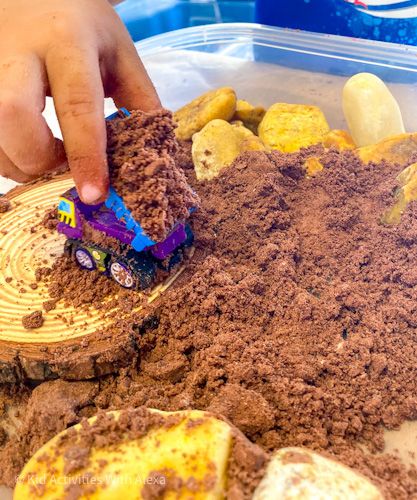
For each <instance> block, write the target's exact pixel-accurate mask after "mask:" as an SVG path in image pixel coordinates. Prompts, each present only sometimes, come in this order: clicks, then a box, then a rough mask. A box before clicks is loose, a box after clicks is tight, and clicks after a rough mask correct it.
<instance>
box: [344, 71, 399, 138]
mask: <svg viewBox="0 0 417 500" xmlns="http://www.w3.org/2000/svg"><path fill="white" fill-rule="evenodd" d="M343 112H344V115H345V118H346V121H347V124H348V126H349V130H350V133H351V134H352V137H353V140H354V141H355V143H356V144H357V145H358V146H359V147H362V146H369V145H370V144H375V143H376V142H379V141H381V140H382V139H385V138H386V137H389V136H392V135H397V134H401V133H403V132H404V131H405V130H404V124H403V119H402V116H401V111H400V108H399V106H398V103H397V101H396V100H395V98H394V96H393V95H392V94H391V92H390V91H389V89H388V87H387V86H386V85H385V83H384V82H383V81H382V80H381V79H380V78H378V77H377V76H375V75H373V74H371V73H358V74H357V75H354V76H352V78H350V79H349V80H348V81H347V82H346V85H345V86H344V88H343Z"/></svg>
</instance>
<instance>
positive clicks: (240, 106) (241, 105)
mask: <svg viewBox="0 0 417 500" xmlns="http://www.w3.org/2000/svg"><path fill="white" fill-rule="evenodd" d="M264 116H265V108H263V107H262V106H253V104H250V103H249V102H248V101H244V100H243V99H238V100H237V102H236V111H235V114H234V115H233V120H241V121H242V122H243V124H244V125H245V127H247V128H248V129H249V130H251V131H252V132H253V133H254V134H257V133H258V126H259V124H260V123H261V121H262V118H263V117H264Z"/></svg>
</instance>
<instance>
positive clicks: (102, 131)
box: [46, 44, 109, 204]
mask: <svg viewBox="0 0 417 500" xmlns="http://www.w3.org/2000/svg"><path fill="white" fill-rule="evenodd" d="M46 68H47V73H48V79H49V84H50V89H51V94H52V96H53V98H54V102H55V108H56V111H57V115H58V120H59V124H60V126H61V130H62V134H63V137H64V146H65V150H66V153H67V158H68V163H69V166H70V168H71V172H72V175H73V177H74V181H75V184H76V186H77V189H78V193H79V195H80V197H81V199H82V200H83V201H84V202H85V203H89V204H94V203H98V202H99V201H102V200H103V199H104V198H105V197H106V196H107V190H108V182H109V181H108V169H107V160H106V128H105V122H104V111H103V100H104V91H103V85H102V81H101V75H100V69H99V62H98V55H97V52H96V51H95V50H94V49H93V48H88V49H87V48H86V49H82V48H80V47H76V46H75V45H65V44H63V45H61V46H59V48H55V49H54V50H52V51H49V52H48V54H47V56H46Z"/></svg>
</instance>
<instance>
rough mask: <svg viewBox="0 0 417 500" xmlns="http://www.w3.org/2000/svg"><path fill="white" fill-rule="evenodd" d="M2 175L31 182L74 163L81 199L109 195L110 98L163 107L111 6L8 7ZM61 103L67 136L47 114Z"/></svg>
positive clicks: (0, 87)
mask: <svg viewBox="0 0 417 500" xmlns="http://www.w3.org/2000/svg"><path fill="white" fill-rule="evenodd" d="M0 32H1V38H0V174H1V175H3V176H6V177H10V178H12V179H14V180H16V181H18V182H23V181H27V180H29V179H31V178H33V177H36V176H38V175H40V174H42V173H43V172H46V171H47V170H50V169H53V168H55V167H57V166H58V165H59V164H61V163H63V162H64V161H65V159H66V158H67V159H68V162H69V165H70V168H71V171H72V174H73V176H74V180H75V183H76V185H77V188H78V190H79V193H80V196H81V197H82V199H83V200H84V201H85V202H87V203H94V202H97V201H101V200H103V199H104V197H105V196H106V192H107V188H108V171H107V164H106V130H105V122H104V118H103V98H104V96H110V97H113V98H114V100H115V103H116V106H119V107H120V106H124V107H126V108H128V109H142V110H144V111H147V110H151V109H155V108H157V107H159V106H160V102H159V99H158V96H157V94H156V91H155V89H154V87H153V85H152V82H151V81H150V79H149V76H148V75H147V73H146V71H145V69H144V67H143V65H142V63H141V61H140V59H139V57H138V55H137V53H136V50H135V47H134V45H133V43H132V41H131V39H130V37H129V34H128V32H127V30H126V29H125V27H124V26H123V23H122V22H121V20H120V19H119V17H118V16H117V14H116V13H115V12H114V10H113V8H112V7H111V5H110V4H109V2H108V1H107V0H32V1H28V0H2V2H1V6H0ZM46 95H51V96H52V97H53V98H54V102H55V108H56V111H57V115H58V119H59V123H60V126H61V130H62V133H63V137H64V146H65V152H66V155H65V152H64V146H63V144H62V143H61V141H58V140H57V139H54V137H53V136H52V133H51V131H50V130H49V128H48V126H47V124H46V122H45V120H44V118H43V117H42V110H43V108H44V105H45V96H46Z"/></svg>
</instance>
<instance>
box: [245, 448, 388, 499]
mask: <svg viewBox="0 0 417 500" xmlns="http://www.w3.org/2000/svg"><path fill="white" fill-rule="evenodd" d="M357 499H361V500H383V496H382V494H381V493H380V491H379V490H378V488H377V487H376V486H374V485H373V484H372V483H371V482H370V481H368V480H367V479H366V478H365V477H363V476H362V475H361V474H358V473H357V472H354V471H353V470H352V469H349V468H348V467H345V466H344V465H342V464H341V463H339V462H335V461H333V460H330V459H328V458H324V457H322V456H321V455H318V454H317V453H314V452H312V451H310V450H307V449H304V448H283V449H282V450H279V451H278V452H277V453H275V455H274V456H273V458H272V459H271V461H270V462H269V464H268V467H267V470H266V473H265V476H264V477H263V479H262V481H261V482H260V484H259V486H258V487H257V489H256V491H255V493H254V495H253V500H357Z"/></svg>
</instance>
